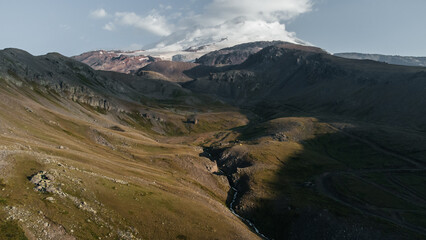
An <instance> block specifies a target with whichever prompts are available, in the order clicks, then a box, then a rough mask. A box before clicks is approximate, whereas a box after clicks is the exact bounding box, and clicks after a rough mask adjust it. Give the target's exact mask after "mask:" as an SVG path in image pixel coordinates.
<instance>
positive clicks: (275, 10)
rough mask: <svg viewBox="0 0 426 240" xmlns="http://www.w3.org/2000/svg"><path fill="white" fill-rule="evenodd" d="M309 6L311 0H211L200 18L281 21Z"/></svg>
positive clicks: (302, 11) (300, 12)
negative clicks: (241, 18)
mask: <svg viewBox="0 0 426 240" xmlns="http://www.w3.org/2000/svg"><path fill="white" fill-rule="evenodd" d="M311 8H312V2H311V0H213V2H212V3H210V4H208V5H207V6H206V7H205V9H206V11H205V13H204V14H203V16H202V19H205V22H206V23H213V24H218V23H220V22H223V20H224V19H225V20H230V19H233V18H235V17H241V16H243V17H246V18H248V19H251V20H253V19H256V20H259V19H262V20H264V21H269V22H270V21H282V20H289V19H291V18H294V17H296V16H298V15H300V14H302V13H304V12H307V11H310V10H311Z"/></svg>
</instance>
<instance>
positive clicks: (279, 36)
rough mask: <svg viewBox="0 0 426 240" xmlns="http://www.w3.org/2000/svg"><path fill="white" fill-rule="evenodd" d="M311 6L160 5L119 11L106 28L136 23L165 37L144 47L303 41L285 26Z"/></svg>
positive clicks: (234, 0)
mask: <svg viewBox="0 0 426 240" xmlns="http://www.w3.org/2000/svg"><path fill="white" fill-rule="evenodd" d="M311 8H312V2H311V0H263V1H258V0H212V1H209V2H207V3H205V4H204V5H203V6H202V7H201V8H200V9H198V11H186V9H184V8H181V9H179V10H175V9H174V8H173V10H172V7H169V6H167V7H164V6H163V5H160V6H159V8H158V9H152V10H151V11H149V12H148V13H146V14H143V15H142V14H137V13H135V12H116V13H115V14H114V19H113V20H112V21H109V22H108V23H106V24H105V25H104V29H105V30H109V31H112V30H114V29H116V28H118V27H134V28H136V29H140V30H144V31H147V32H149V33H152V34H155V35H157V36H160V37H162V38H161V39H159V41H158V42H157V43H155V44H151V45H148V46H145V48H150V49H163V50H167V51H180V50H184V49H187V48H189V47H199V46H204V45H220V47H226V46H230V45H235V44H239V43H243V42H249V41H263V40H284V41H288V42H298V43H301V42H303V41H301V40H299V39H298V38H297V37H296V35H295V33H292V32H288V31H287V30H286V26H285V22H286V21H288V20H291V19H293V18H295V17H297V16H298V15H300V14H302V13H305V12H308V11H310V10H311ZM99 15H100V14H99Z"/></svg>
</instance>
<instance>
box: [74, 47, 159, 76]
mask: <svg viewBox="0 0 426 240" xmlns="http://www.w3.org/2000/svg"><path fill="white" fill-rule="evenodd" d="M135 53H136V52H122V51H104V50H99V51H91V52H86V53H83V54H80V55H78V56H74V57H72V58H73V59H75V60H77V61H80V62H82V63H85V64H87V65H89V66H90V67H92V68H93V69H95V70H104V71H114V72H121V73H131V72H133V71H136V70H138V69H140V68H142V67H144V66H146V65H148V64H150V63H152V62H155V61H158V60H160V59H159V58H154V57H151V56H144V55H140V54H135Z"/></svg>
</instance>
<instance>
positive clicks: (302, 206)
mask: <svg viewBox="0 0 426 240" xmlns="http://www.w3.org/2000/svg"><path fill="white" fill-rule="evenodd" d="M236 130H240V131H241V132H242V133H243V134H242V137H241V140H249V139H250V138H252V137H253V136H256V134H259V132H261V131H263V129H255V131H253V128H250V127H245V128H239V129H236ZM352 130H353V131H356V129H352ZM300 144H301V145H302V146H303V148H302V150H301V151H299V152H296V153H295V154H292V155H291V156H287V157H286V159H280V162H282V163H280V165H279V166H277V169H278V170H277V171H275V176H274V177H273V178H272V179H268V180H267V181H266V182H267V183H266V184H265V187H266V188H267V189H268V190H270V191H272V192H273V197H272V198H263V199H257V200H256V202H255V205H254V206H255V207H252V206H244V204H245V203H241V202H237V205H238V207H237V212H238V213H240V214H241V215H242V216H244V217H245V218H247V219H250V220H251V221H252V222H253V223H254V224H255V225H256V227H257V228H258V229H259V230H260V231H261V232H262V233H263V234H265V235H266V236H267V237H268V238H270V239H410V238H411V237H412V236H413V235H411V234H412V233H408V232H406V231H405V230H402V229H401V228H396V227H395V226H392V224H390V223H386V221H385V223H384V222H382V221H379V220H378V219H375V218H372V217H369V216H367V215H365V214H363V213H360V212H359V211H358V210H356V209H354V208H352V207H350V206H345V205H343V204H341V203H338V202H336V201H334V200H333V199H331V198H330V197H329V196H326V194H324V192H323V191H324V189H322V188H328V189H329V190H330V189H331V190H330V191H333V189H334V187H333V186H332V185H333V182H331V180H329V179H328V181H327V182H325V181H324V185H327V186H318V181H320V180H321V176H322V175H323V174H325V173H329V172H330V173H333V172H352V171H362V170H368V169H370V170H372V169H396V168H411V167H413V166H412V165H410V164H408V163H406V162H404V161H401V160H399V159H395V158H393V157H390V156H386V155H384V154H382V153H379V152H377V151H376V150H374V149H372V148H370V147H369V146H366V145H365V144H363V143H360V142H359V141H357V140H356V139H352V138H350V137H348V136H346V135H344V134H342V133H340V132H335V133H326V134H322V135H316V136H315V137H314V138H312V139H307V140H302V141H300ZM266 154H274V153H266ZM277 158H278V157H277ZM253 161H256V159H253ZM259 171H262V170H259ZM260 174H262V173H260ZM247 178H248V175H243V176H242V178H241V183H244V186H240V185H239V183H240V181H237V183H236V185H237V186H236V188H237V189H238V190H241V193H242V194H244V192H246V191H247V190H248V188H249V185H250V184H257V183H256V182H253V181H259V180H258V179H257V180H256V179H247ZM350 187H354V188H356V187H357V186H348V188H350ZM248 194H250V193H249V192H248ZM336 194H337V193H336ZM374 194H376V193H374V192H373V193H371V195H372V196H368V197H373V198H375V197H377V198H380V197H381V196H379V195H377V196H376V195H374ZM377 194H379V193H377ZM239 198H241V196H239ZM363 204H365V203H363ZM377 207H383V206H377ZM425 218H426V216H425ZM384 232H386V233H384Z"/></svg>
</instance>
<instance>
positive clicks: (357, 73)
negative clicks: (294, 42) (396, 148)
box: [183, 46, 426, 128]
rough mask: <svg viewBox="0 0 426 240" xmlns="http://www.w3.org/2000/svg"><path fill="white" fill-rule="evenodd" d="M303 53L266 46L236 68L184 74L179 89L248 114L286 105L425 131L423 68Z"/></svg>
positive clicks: (425, 76)
mask: <svg viewBox="0 0 426 240" xmlns="http://www.w3.org/2000/svg"><path fill="white" fill-rule="evenodd" d="M307 50H308V51H307ZM307 50H306V49H302V50H300V49H297V48H292V47H290V48H289V47H287V46H270V47H267V48H264V49H263V50H261V51H259V52H258V53H256V54H253V55H251V56H250V57H249V58H248V59H247V60H246V61H245V62H243V63H242V64H240V65H235V66H229V67H222V68H217V67H216V68H213V67H210V68H207V67H204V66H199V67H195V68H193V69H191V70H188V71H187V72H185V73H186V74H187V75H189V76H193V78H194V80H193V81H190V82H187V83H185V84H183V86H184V87H185V88H188V89H191V90H192V91H194V92H202V93H207V94H212V95H216V96H220V97H221V98H223V99H225V100H227V101H229V102H233V103H237V104H238V105H240V106H246V107H249V108H251V107H256V106H262V108H265V106H268V107H266V108H268V109H276V108H280V106H284V105H292V106H294V107H296V108H300V109H304V110H305V111H315V112H318V113H321V112H323V113H327V114H335V115H341V116H345V117H353V118H356V119H363V120H366V121H381V122H387V123H390V124H400V125H402V124H407V123H410V124H415V125H416V126H417V127H421V128H425V127H426V126H425V125H424V122H425V120H426V119H425V116H426V110H425V109H426V100H425V98H424V97H422V96H424V95H425V94H426V72H425V70H424V68H419V67H406V66H394V65H388V64H385V63H380V62H374V61H361V60H351V59H344V58H340V57H335V56H332V55H329V54H327V53H325V52H322V51H320V50H318V49H314V48H308V49H307Z"/></svg>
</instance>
